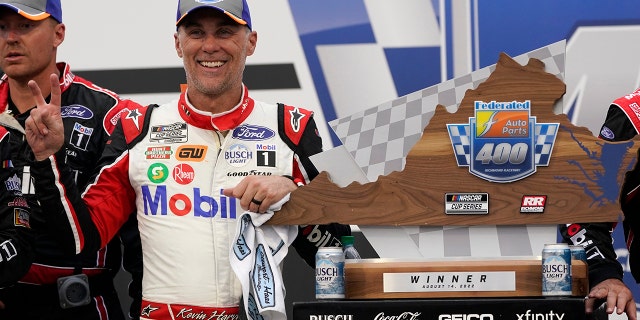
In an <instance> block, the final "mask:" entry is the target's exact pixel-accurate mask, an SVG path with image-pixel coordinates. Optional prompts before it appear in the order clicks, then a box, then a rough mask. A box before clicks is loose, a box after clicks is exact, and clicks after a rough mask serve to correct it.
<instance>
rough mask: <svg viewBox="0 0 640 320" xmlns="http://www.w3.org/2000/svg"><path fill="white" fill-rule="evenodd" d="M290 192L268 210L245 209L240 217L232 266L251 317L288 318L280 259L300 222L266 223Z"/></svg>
mask: <svg viewBox="0 0 640 320" xmlns="http://www.w3.org/2000/svg"><path fill="white" fill-rule="evenodd" d="M288 200H289V195H287V196H285V197H284V198H283V199H282V200H280V201H278V202H277V203H276V204H274V205H272V206H271V207H270V208H269V210H268V211H267V213H255V212H250V211H246V212H245V213H243V214H242V216H241V217H240V219H239V220H238V221H239V222H238V227H237V231H236V236H235V238H234V239H235V242H234V243H233V246H232V248H231V252H230V253H229V254H230V257H231V268H232V269H233V271H234V272H235V274H236V276H237V277H238V279H239V280H240V283H241V284H242V296H243V299H244V307H245V311H246V312H247V315H248V316H249V319H261V318H262V319H269V320H280V319H282V320H286V319H287V313H286V308H285V302H284V297H285V294H286V290H285V287H284V282H283V281H282V268H281V267H282V265H281V262H282V260H283V259H284V257H285V256H286V255H287V252H288V251H289V245H291V243H292V242H293V240H294V239H295V238H296V236H297V234H298V227H297V226H275V225H263V224H264V223H265V222H266V221H267V220H269V219H270V218H271V217H272V216H273V214H274V212H275V211H277V210H280V208H281V207H282V204H284V203H285V202H287V201H288Z"/></svg>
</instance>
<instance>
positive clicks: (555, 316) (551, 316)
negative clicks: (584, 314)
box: [516, 310, 564, 320]
mask: <svg viewBox="0 0 640 320" xmlns="http://www.w3.org/2000/svg"><path fill="white" fill-rule="evenodd" d="M516 316H518V320H562V319H564V313H563V314H560V313H555V312H553V310H549V312H548V313H531V310H527V312H525V313H522V314H519V313H516Z"/></svg>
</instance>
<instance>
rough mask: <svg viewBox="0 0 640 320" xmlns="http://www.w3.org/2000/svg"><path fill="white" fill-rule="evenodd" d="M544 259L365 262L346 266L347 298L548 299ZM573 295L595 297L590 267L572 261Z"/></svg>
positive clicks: (373, 260)
mask: <svg viewBox="0 0 640 320" xmlns="http://www.w3.org/2000/svg"><path fill="white" fill-rule="evenodd" d="M541 267H542V261H541V257H512V258H505V257H499V258H486V259H469V258H464V259H463V258H454V259H437V260H436V259H429V260H422V261H421V260H413V261H411V260H405V259H361V260H347V261H346V262H345V268H344V269H345V297H346V298H347V299H406V298H460V297H469V298H475V297H485V298H486V297H543V295H542V271H541ZM571 277H572V292H573V294H572V296H575V297H585V296H586V295H587V294H588V292H589V278H588V273H587V265H586V263H584V262H583V261H579V260H572V263H571Z"/></svg>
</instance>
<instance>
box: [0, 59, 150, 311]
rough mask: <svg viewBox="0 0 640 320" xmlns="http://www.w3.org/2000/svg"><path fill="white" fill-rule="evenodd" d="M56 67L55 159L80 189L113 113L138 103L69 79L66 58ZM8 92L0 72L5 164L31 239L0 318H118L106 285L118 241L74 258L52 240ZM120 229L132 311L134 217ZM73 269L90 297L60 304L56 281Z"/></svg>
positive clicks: (116, 264)
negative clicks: (28, 256)
mask: <svg viewBox="0 0 640 320" xmlns="http://www.w3.org/2000/svg"><path fill="white" fill-rule="evenodd" d="M57 67H58V70H59V71H60V89H61V91H62V96H61V114H62V118H63V119H62V121H63V124H64V130H65V132H64V134H65V144H64V146H63V148H62V149H61V154H62V156H61V158H60V160H61V161H64V162H65V163H66V165H67V166H68V167H69V170H70V176H71V177H72V179H73V180H74V181H75V183H77V185H78V186H79V187H81V188H84V186H86V184H87V182H88V181H89V178H90V176H91V175H92V173H93V170H94V168H95V167H96V166H97V162H98V159H99V157H100V155H101V154H102V151H103V149H104V146H105V143H106V142H107V139H108V138H109V133H110V132H111V131H113V129H114V128H115V125H116V123H117V121H118V118H119V117H120V115H121V114H122V113H125V112H127V111H128V110H129V109H134V108H137V107H138V106H139V105H138V104H136V103H134V102H132V101H130V100H122V99H120V98H119V97H118V96H117V95H116V94H115V93H113V92H111V91H109V90H106V89H103V88H101V87H99V86H96V85H94V84H93V83H91V82H90V81H88V80H86V79H83V78H81V77H79V76H76V75H75V74H73V73H72V72H71V71H70V69H69V66H68V65H67V64H66V63H58V64H57ZM9 90H10V88H9V82H8V80H7V76H6V75H4V76H3V77H2V79H0V112H3V113H5V114H4V116H5V118H6V119H9V120H12V123H11V124H9V125H8V126H7V129H8V130H9V131H10V132H11V136H10V137H11V140H10V143H11V152H12V161H13V166H14V167H15V169H16V170H17V171H18V177H19V178H20V179H21V183H22V193H23V195H24V197H25V198H26V199H27V201H28V203H29V205H30V207H31V209H32V214H31V227H32V229H33V230H34V231H35V234H36V238H35V247H34V249H35V258H34V259H35V260H34V261H33V263H32V264H31V267H30V269H29V271H28V272H27V273H26V275H24V276H23V277H22V278H21V279H20V280H19V282H18V283H17V284H15V285H13V286H10V287H7V288H4V289H2V290H0V301H3V303H4V304H5V306H6V309H4V310H0V319H110V320H114V319H115V320H117V319H123V318H124V315H123V312H122V307H121V305H120V302H119V299H118V295H117V292H116V290H115V287H114V283H113V277H114V276H115V275H116V274H117V272H118V271H119V270H120V269H121V267H122V266H123V255H122V249H121V245H122V244H121V241H120V240H119V238H116V239H114V240H113V241H111V242H109V243H108V244H106V243H105V246H101V247H100V248H97V247H96V248H94V250H85V251H84V252H82V253H81V254H79V255H76V252H75V250H73V249H71V250H70V249H66V248H65V247H64V246H60V244H59V242H58V241H57V239H56V238H57V234H58V233H60V232H62V231H61V230H58V229H56V228H55V227H52V225H51V224H49V223H48V221H47V216H49V215H52V214H55V213H54V212H53V211H54V210H57V209H55V208H53V207H49V206H46V205H42V206H41V205H39V204H38V202H37V199H36V194H37V193H38V192H40V191H39V190H38V189H37V188H34V184H33V181H32V178H31V170H32V169H31V162H33V155H32V153H31V149H30V147H29V145H28V143H27V141H26V139H25V136H24V129H23V128H24V122H25V120H26V119H27V117H28V116H29V112H30V111H26V112H24V113H20V112H19V111H18V109H17V107H16V106H15V105H14V104H13V102H12V101H11V97H10V94H9V92H10V91H9ZM51 187H53V185H52V186H51ZM122 230H123V232H122V234H123V237H122V239H125V238H126V239H129V240H128V241H129V242H127V243H125V246H124V248H125V253H126V256H125V257H124V266H125V268H126V269H128V271H129V272H130V273H131V274H132V277H133V280H134V281H133V282H132V283H131V285H132V288H131V292H132V293H134V294H133V296H132V298H133V299H134V304H136V303H137V305H136V306H135V307H133V309H134V310H136V311H137V312H139V303H140V298H141V297H140V293H139V291H140V290H139V289H136V288H139V287H140V285H141V284H140V283H141V277H142V254H141V247H140V240H139V235H138V231H137V226H136V222H135V221H133V220H132V222H130V223H128V224H127V226H125V227H124V228H123V229H122ZM65 249H66V250H65ZM79 273H83V274H86V275H87V276H88V279H89V286H90V290H91V292H90V295H91V300H90V302H89V304H87V305H83V306H77V307H72V308H62V307H61V306H60V299H59V293H58V288H57V286H58V285H57V280H58V279H59V278H62V277H67V276H71V275H74V274H79ZM135 292H138V293H135ZM133 316H134V317H137V316H136V315H135V314H134V315H133Z"/></svg>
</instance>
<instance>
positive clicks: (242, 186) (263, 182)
mask: <svg viewBox="0 0 640 320" xmlns="http://www.w3.org/2000/svg"><path fill="white" fill-rule="evenodd" d="M297 188H298V187H297V186H296V185H295V184H294V183H293V181H291V179H289V178H287V177H283V176H248V177H246V178H244V179H242V181H240V183H238V185H236V186H235V187H233V188H226V189H224V191H223V194H224V195H225V196H227V197H234V198H237V199H240V207H241V208H242V209H244V210H249V211H252V212H266V211H267V209H269V207H271V205H273V204H274V203H276V202H278V201H280V200H281V199H282V198H284V197H285V196H286V195H287V194H289V193H291V192H292V191H294V190H296V189H297Z"/></svg>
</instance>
